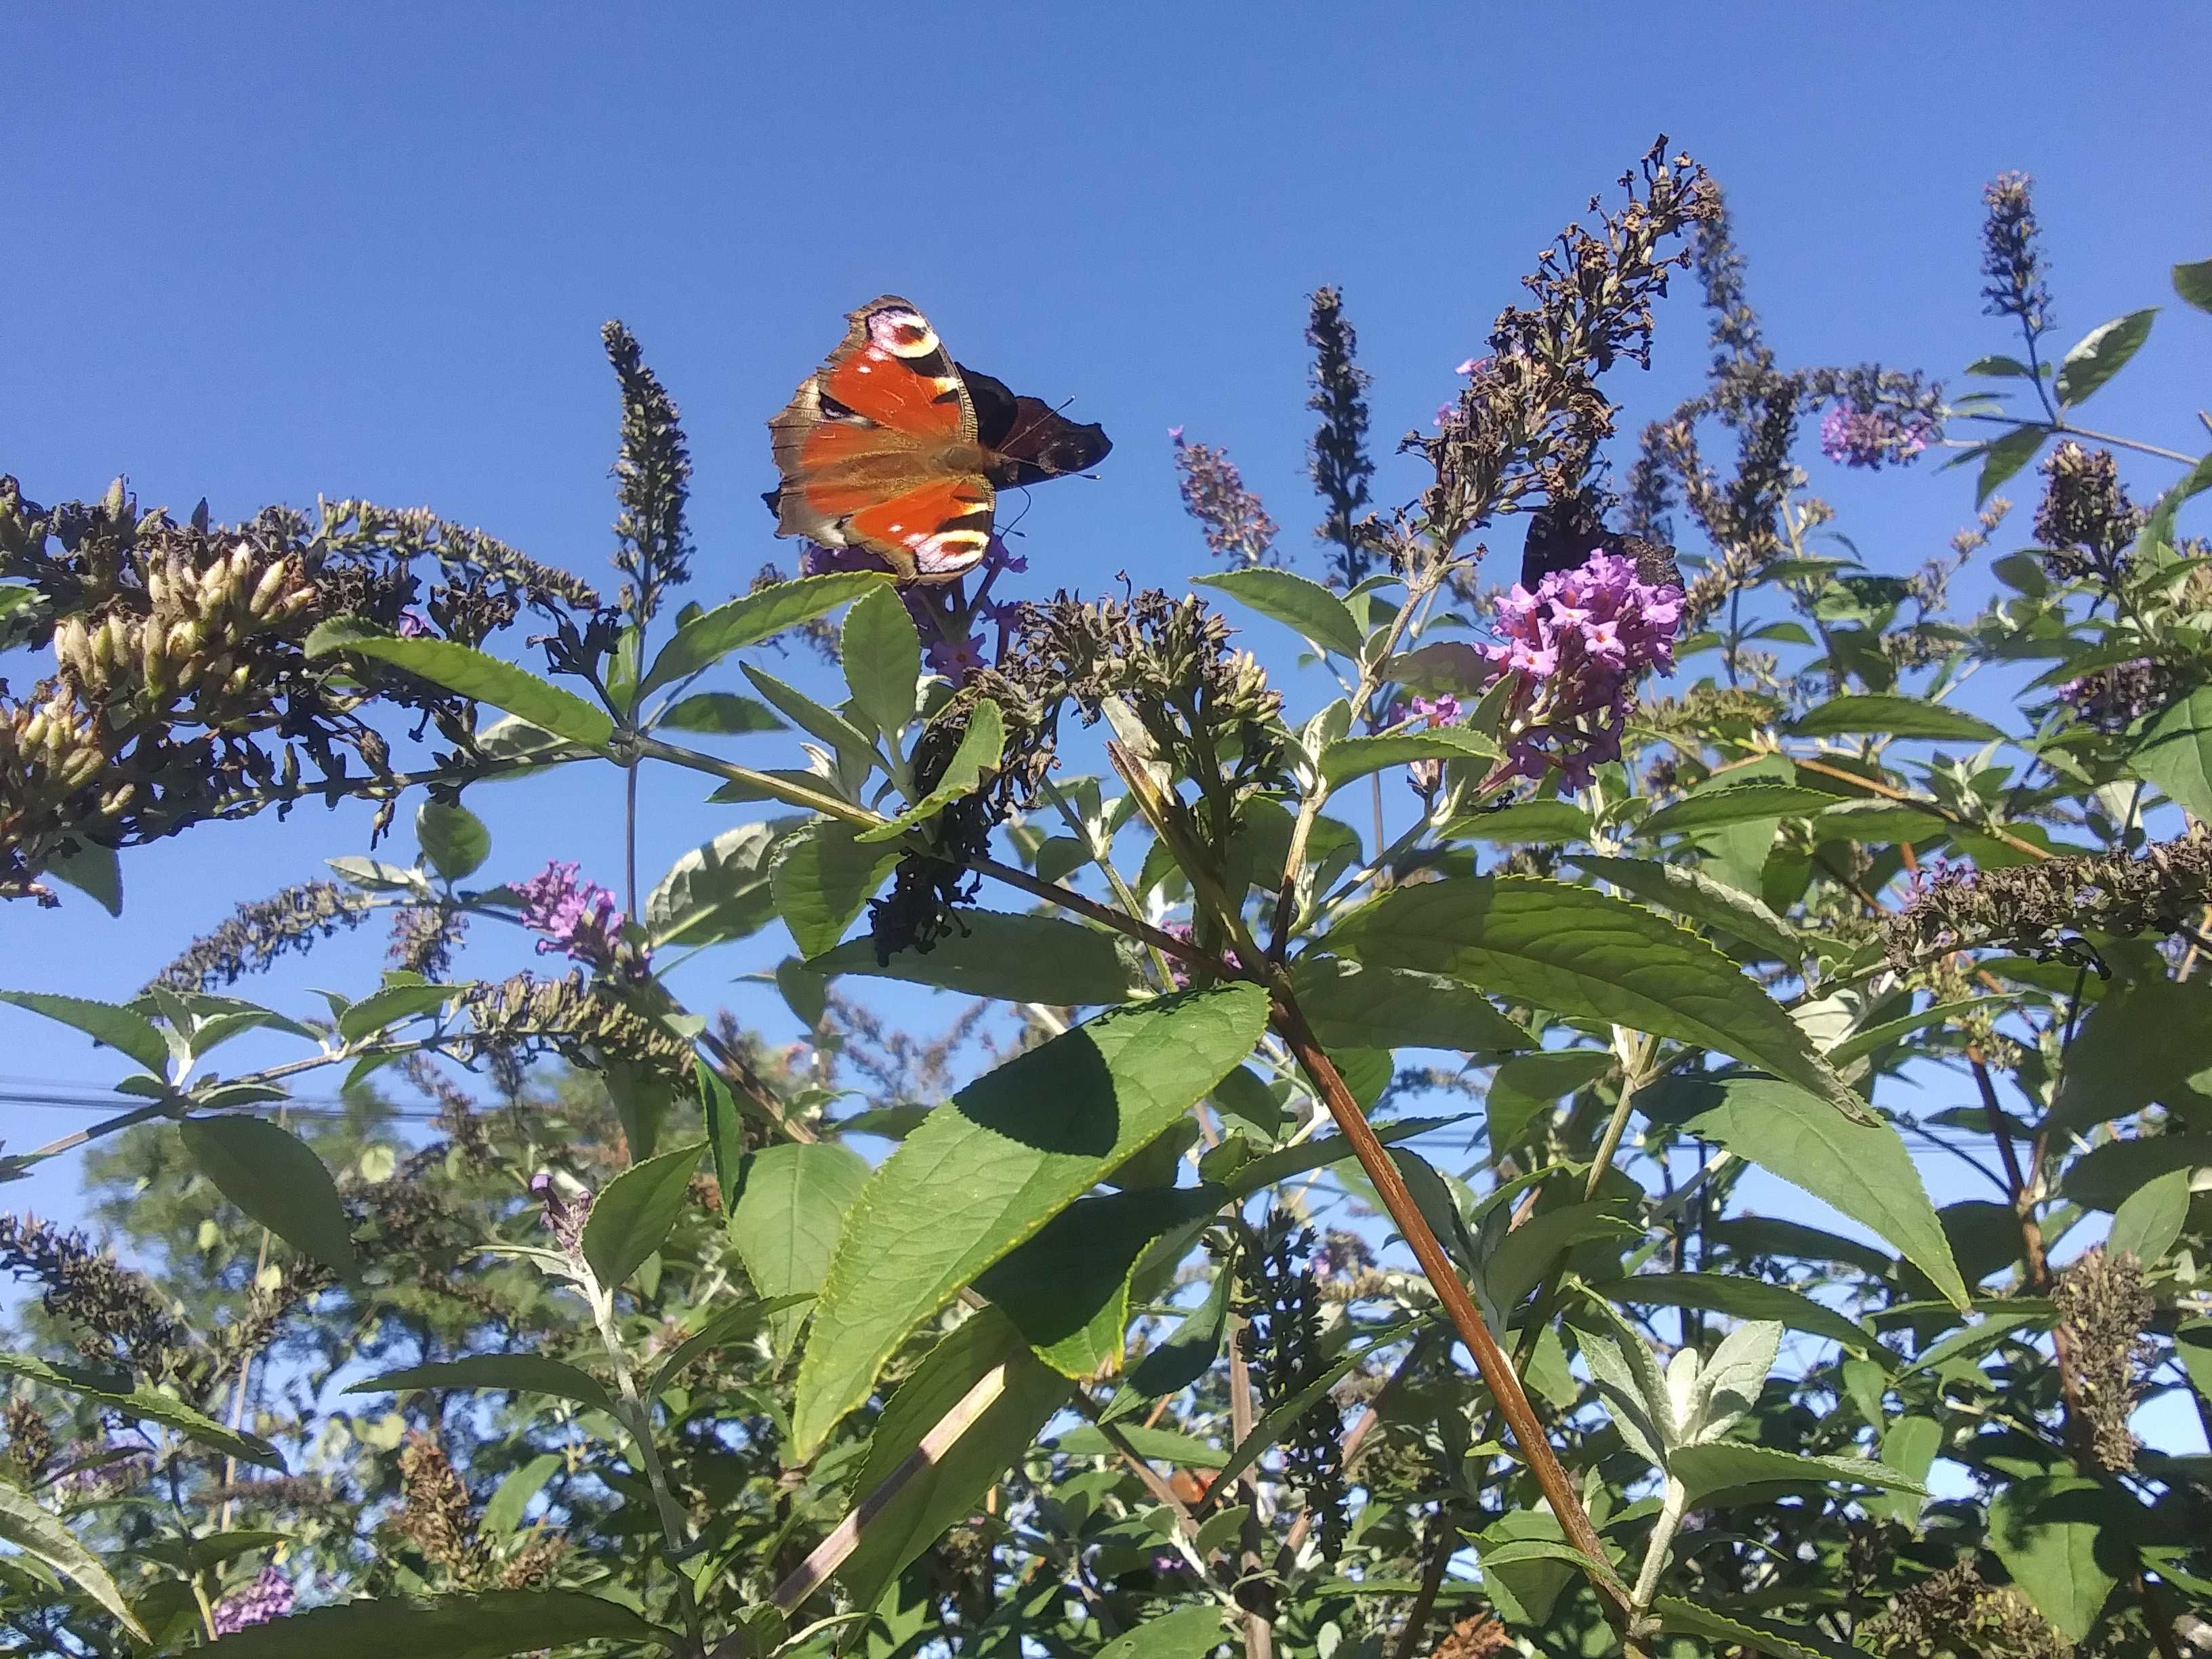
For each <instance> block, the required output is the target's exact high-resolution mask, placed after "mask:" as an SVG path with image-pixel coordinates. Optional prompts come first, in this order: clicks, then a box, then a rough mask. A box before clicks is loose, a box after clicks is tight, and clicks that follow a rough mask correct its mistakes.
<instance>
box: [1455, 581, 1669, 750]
mask: <svg viewBox="0 0 2212 1659" xmlns="http://www.w3.org/2000/svg"><path fill="white" fill-rule="evenodd" d="M1681 619H1682V590H1681V589H1680V588H1679V587H1677V586H1674V584H1672V583H1671V582H1670V583H1663V584H1659V585H1656V586H1655V585H1653V584H1651V583H1648V582H1645V581H1644V580H1640V579H1639V578H1638V575H1637V571H1636V564H1635V562H1634V561H1633V560H1631V559H1626V558H1623V557H1621V556H1620V555H1618V554H1613V553H1606V552H1602V551H1601V552H1595V553H1592V554H1591V555H1590V556H1589V558H1588V559H1586V560H1584V561H1583V563H1582V565H1581V566H1580V567H1579V568H1576V569H1573V570H1555V571H1553V573H1552V574H1550V575H1548V576H1547V577H1545V578H1544V580H1543V581H1542V582H1541V583H1540V584H1539V585H1538V586H1537V589H1536V591H1535V592H1534V593H1531V592H1528V589H1527V588H1525V587H1523V586H1521V584H1520V583H1518V582H1516V583H1514V585H1513V586H1512V587H1511V588H1510V590H1509V591H1507V592H1504V593H1502V594H1500V595H1499V596H1498V600H1497V629H1498V634H1499V635H1500V636H1501V642H1500V643H1498V644H1496V645H1480V646H1477V647H1475V648H1476V650H1478V651H1480V653H1482V654H1483V655H1484V656H1485V657H1486V658H1488V659H1490V661H1491V662H1492V663H1493V664H1494V665H1496V666H1497V667H1498V669H1499V670H1500V671H1504V672H1505V673H1510V674H1519V675H1521V676H1522V678H1523V679H1524V681H1525V682H1526V684H1525V687H1524V688H1523V690H1522V691H1521V692H1519V693H1517V694H1516V704H1517V707H1516V711H1515V713H1516V718H1515V720H1514V721H1513V735H1512V736H1511V738H1510V739H1509V741H1508V744H1507V747H1506V764H1507V766H1508V768H1509V769H1510V772H1511V773H1512V774H1514V775H1519V776H1522V777H1526V778H1538V779H1541V778H1542V777H1543V776H1544V775H1545V774H1546V772H1547V770H1548V769H1551V768H1553V767H1557V768H1558V769H1559V774H1560V775H1561V777H1562V778H1563V779H1564V780H1565V782H1566V785H1567V787H1570V788H1573V789H1580V788H1583V787H1586V786H1587V785H1588V784H1589V781H1590V778H1591V776H1592V775H1593V774H1594V772H1595V769H1597V768H1598V767H1599V766H1601V765H1602V764H1603V763H1606V762H1607V761H1615V760H1619V759H1620V738H1621V732H1622V731H1623V729H1624V727H1625V726H1626V723H1627V719H1628V710H1629V706H1630V703H1631V701H1632V697H1633V696H1634V691H1635V684H1636V680H1637V677H1638V675H1640V674H1642V673H1644V671H1647V670H1650V669H1654V668H1659V669H1672V668H1673V667H1674V634H1675V630H1676V629H1678V628H1680V625H1681Z"/></svg>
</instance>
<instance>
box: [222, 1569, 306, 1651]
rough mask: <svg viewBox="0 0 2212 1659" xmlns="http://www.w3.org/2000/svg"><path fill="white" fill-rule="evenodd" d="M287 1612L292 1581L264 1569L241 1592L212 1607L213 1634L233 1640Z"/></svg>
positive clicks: (236, 1592) (272, 1570)
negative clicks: (248, 1629)
mask: <svg viewBox="0 0 2212 1659" xmlns="http://www.w3.org/2000/svg"><path fill="white" fill-rule="evenodd" d="M291 1611H292V1581H291V1580H290V1579H289V1578H287V1577H285V1576H284V1575H283V1573H281V1572H279V1571H276V1568H274V1567H264V1568H262V1569H261V1571H259V1572H258V1573H256V1574H255V1575H254V1577H253V1582H252V1583H250V1584H248V1585H247V1586H246V1588H245V1589H238V1590H233V1591H232V1592H231V1593H230V1594H229V1595H226V1596H224V1597H223V1598H222V1601H218V1602H216V1604H215V1633H216V1635H217V1636H235V1635H237V1634H238V1632H240V1631H242V1630H244V1629H245V1628H246V1626H248V1625H265V1624H267V1623H268V1622H269V1621H270V1620H271V1619H282V1618H283V1617H284V1616H285V1615H286V1614H287V1613H290V1612H291Z"/></svg>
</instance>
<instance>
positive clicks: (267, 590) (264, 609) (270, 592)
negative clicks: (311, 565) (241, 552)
mask: <svg viewBox="0 0 2212 1659" xmlns="http://www.w3.org/2000/svg"><path fill="white" fill-rule="evenodd" d="M292 574H293V570H292V562H291V561H290V560H289V559H279V560H278V561H277V562H276V563H274V564H272V565H270V567H269V568H268V569H266V570H264V571H263V572H262V573H261V580H259V581H258V582H257V583H256V584H255V585H254V588H253V596H252V599H248V600H247V601H246V611H248V613H249V614H251V615H252V616H255V617H267V616H268V615H269V613H270V611H271V610H273V609H274V608H275V607H276V601H277V600H278V599H279V598H281V597H282V596H283V592H284V587H285V584H286V583H287V582H289V580H291V578H292Z"/></svg>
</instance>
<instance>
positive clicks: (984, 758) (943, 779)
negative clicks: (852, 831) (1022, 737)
mask: <svg viewBox="0 0 2212 1659" xmlns="http://www.w3.org/2000/svg"><path fill="white" fill-rule="evenodd" d="M1005 751H1006V721H1005V719H1004V717H1003V716H1001V715H1000V713H999V705H998V704H996V703H995V702H992V701H991V700H990V699H989V698H988V697H981V698H979V699H977V701H976V702H975V707H974V708H970V709H969V711H968V727H967V730H965V731H964V732H961V734H960V746H959V747H958V748H957V749H955V750H953V751H952V758H951V760H949V761H947V762H945V770H944V772H943V773H942V774H941V775H939V778H938V780H937V782H936V784H935V785H934V786H933V787H932V788H931V789H930V791H929V793H927V794H926V795H924V796H923V797H922V798H921V799H920V800H918V801H916V802H915V804H914V805H911V806H909V807H908V808H907V810H906V811H903V812H902V813H900V814H899V815H898V816H897V817H895V818H893V819H892V820H891V821H890V823H879V824H878V825H877V826H876V827H875V828H874V829H863V830H862V831H861V832H860V836H859V839H860V841H861V842H865V843H874V842H886V841H896V840H897V839H898V838H899V837H900V836H902V835H904V834H905V833H906V832H907V831H908V830H909V829H915V828H916V827H918V826H919V825H921V824H924V823H927V822H928V821H929V820H930V819H932V818H933V817H936V816H937V815H938V814H939V812H941V811H944V810H945V808H946V807H948V806H950V805H952V803H953V802H954V801H956V800H958V799H962V798H963V796H967V795H972V794H974V793H975V791H976V789H977V788H978V787H981V784H982V781H983V779H984V777H985V775H987V774H988V773H993V772H995V771H997V770H998V769H999V762H1000V758H1001V757H1003V755H1004V754H1005Z"/></svg>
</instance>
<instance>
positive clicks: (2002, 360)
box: [1966, 357, 2035, 397]
mask: <svg viewBox="0 0 2212 1659" xmlns="http://www.w3.org/2000/svg"><path fill="white" fill-rule="evenodd" d="M1966 373H1967V374H1995V375H2001V376H2005V377H2008V378H2010V379H2014V380H2033V379H2034V378H2035V371H2034V370H2033V368H2029V367H2028V366H2027V364H2026V363H2024V362H2021V360H2020V359H2019V358H2017V357H1977V358H1975V359H1974V361H1973V362H1971V363H1968V364H1967V365H1966ZM1977 395H1979V396H1983V397H1987V396H1989V395H1990V394H1988V393H1987V392H1983V393H1979V394H1977Z"/></svg>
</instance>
